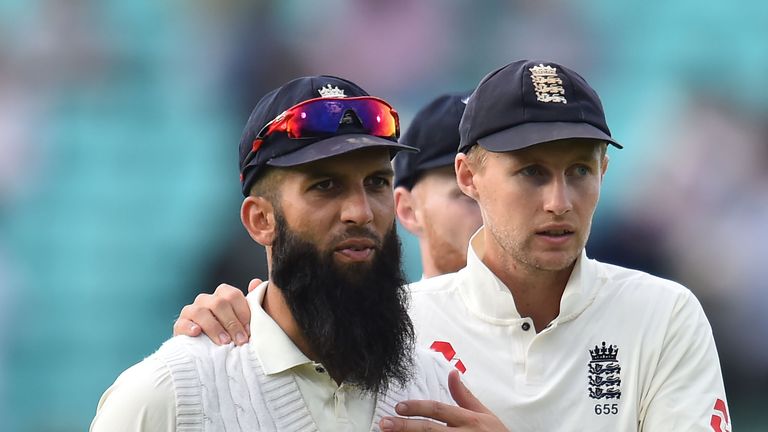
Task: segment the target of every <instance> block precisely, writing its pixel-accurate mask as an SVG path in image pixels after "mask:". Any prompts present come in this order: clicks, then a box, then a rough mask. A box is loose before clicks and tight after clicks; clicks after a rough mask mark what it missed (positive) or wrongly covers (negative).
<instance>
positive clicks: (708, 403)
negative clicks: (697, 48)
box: [235, 60, 731, 432]
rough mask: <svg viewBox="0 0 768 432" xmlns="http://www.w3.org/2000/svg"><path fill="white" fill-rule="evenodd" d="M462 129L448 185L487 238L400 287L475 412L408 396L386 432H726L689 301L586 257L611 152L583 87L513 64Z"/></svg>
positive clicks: (712, 362) (564, 73)
mask: <svg viewBox="0 0 768 432" xmlns="http://www.w3.org/2000/svg"><path fill="white" fill-rule="evenodd" d="M459 130H460V137H461V139H460V145H459V149H458V150H459V154H458V155H457V156H456V160H455V170H456V178H457V182H458V184H459V186H460V187H461V190H462V191H463V192H464V193H465V194H467V195H468V196H470V197H472V198H473V199H475V200H476V201H477V203H478V204H479V206H480V209H481V213H482V219H483V227H482V228H481V229H480V230H479V231H478V232H477V233H476V234H475V235H474V236H473V237H472V239H471V241H470V247H469V250H468V252H467V265H466V267H465V268H463V269H461V270H460V271H458V272H457V273H452V274H447V275H443V276H438V277H434V278H429V279H425V280H423V281H420V282H417V283H415V284H412V285H411V292H412V296H411V300H412V303H411V308H410V309H409V313H410V315H411V318H412V319H413V323H414V327H415V329H416V331H417V340H418V342H417V344H418V345H421V346H430V347H432V348H433V349H436V350H438V351H440V352H441V353H442V354H443V356H444V357H445V358H446V359H447V360H449V361H450V362H451V363H452V364H453V365H454V366H455V367H456V368H457V369H459V370H460V371H462V372H463V375H462V380H464V381H465V382H466V384H467V387H468V388H469V389H471V390H472V392H474V393H475V395H477V397H478V398H479V399H480V401H482V403H483V404H485V406H482V405H479V404H478V403H477V402H471V403H468V401H471V398H470V397H468V396H467V397H466V398H465V399H463V400H459V399H457V402H458V404H459V406H458V407H456V406H448V405H445V404H444V403H440V402H437V403H436V402H434V401H425V400H408V401H404V403H402V404H398V405H397V407H396V411H397V413H398V414H399V415H401V416H405V417H406V418H402V417H384V418H382V420H381V422H380V425H381V428H382V430H384V431H424V430H432V431H440V430H448V429H449V428H448V427H456V428H462V430H484V431H490V430H504V427H503V426H501V425H500V424H499V423H498V419H501V420H502V421H503V423H504V425H505V426H506V427H507V428H508V429H509V430H511V431H563V432H566V431H574V430H599V431H645V432H649V431H651V432H661V431H664V432H667V431H678V430H680V431H701V432H704V431H706V432H711V431H715V432H725V431H729V430H731V420H730V417H729V413H728V404H727V399H726V395H725V390H724V386H723V380H722V374H721V371H720V364H719V360H718V355H717V350H716V347H715V342H714V338H713V336H712V330H711V328H710V325H709V323H708V321H707V318H706V316H705V315H704V312H703V310H702V308H701V305H700V304H699V302H698V301H697V299H696V298H695V296H694V295H693V294H692V293H691V291H689V290H688V289H687V288H685V287H683V286H681V285H680V284H677V283H675V282H672V281H669V280H665V279H661V278H658V277H654V276H651V275H649V274H646V273H642V272H639V271H635V270H630V269H626V268H622V267H618V266H614V265H609V264H604V263H601V262H597V261H595V260H591V259H589V258H587V256H586V253H585V250H584V246H585V244H586V242H587V239H588V237H589V233H590V230H591V226H592V217H593V215H594V211H595V209H596V206H597V202H598V199H599V197H600V189H601V186H602V182H603V179H604V175H605V172H606V169H607V166H608V156H607V147H608V146H609V145H613V146H615V147H617V148H621V145H620V144H619V143H618V142H617V141H616V140H614V138H613V137H612V135H611V132H610V130H609V129H608V126H607V123H606V121H605V115H604V112H603V107H602V104H601V102H600V99H599V97H598V95H597V93H596V92H595V91H594V90H593V89H592V88H591V87H590V86H589V84H587V82H586V81H585V80H584V79H583V78H582V77H581V76H579V75H578V74H577V73H576V72H574V71H572V70H570V69H568V68H566V67H564V66H562V65H559V64H556V63H553V62H544V61H530V60H524V61H517V62H513V63H510V64H508V65H506V66H504V67H502V68H499V69H497V70H495V71H493V72H491V73H490V74H488V75H486V76H485V77H484V78H483V79H482V80H481V81H480V83H479V85H478V87H477V88H476V89H475V91H474V92H473V94H472V96H471V97H470V99H469V101H468V103H467V107H466V109H465V112H464V115H463V117H462V119H461V124H460V128H459ZM240 300H241V299H237V301H236V302H235V303H237V302H238V301H240ZM454 396H456V394H454ZM486 407H487V408H486ZM492 413H495V414H496V416H498V418H497V417H495V416H494V415H493V414H492ZM414 416H423V417H427V418H432V419H436V420H440V421H442V422H445V423H447V426H446V427H441V426H435V425H432V424H430V425H427V424H426V423H425V420H424V419H419V418H418V417H414ZM428 426H429V427H428Z"/></svg>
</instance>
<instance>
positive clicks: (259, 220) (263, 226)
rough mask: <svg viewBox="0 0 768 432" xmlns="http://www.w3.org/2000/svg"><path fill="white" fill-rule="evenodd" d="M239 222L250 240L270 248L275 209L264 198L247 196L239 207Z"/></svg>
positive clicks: (273, 237) (272, 239)
mask: <svg viewBox="0 0 768 432" xmlns="http://www.w3.org/2000/svg"><path fill="white" fill-rule="evenodd" d="M240 220H241V221H242V222H243V226H244V227H245V229H246V230H247V231H248V234H249V235H250V236H251V238H252V239H254V240H256V242H258V243H259V244H260V245H262V246H272V242H273V241H274V239H275V208H274V206H273V205H272V203H271V202H269V200H267V199H266V198H264V197H257V196H249V197H247V198H245V200H243V205H242V206H240Z"/></svg>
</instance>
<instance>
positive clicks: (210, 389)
mask: <svg viewBox="0 0 768 432" xmlns="http://www.w3.org/2000/svg"><path fill="white" fill-rule="evenodd" d="M153 356H156V357H158V358H159V359H161V360H162V361H163V362H165V363H166V364H167V365H168V367H169V369H170V371H171V376H172V379H173V387H174V389H175V394H176V430H177V431H184V432H187V431H190V432H191V431H241V430H242V431H316V430H317V427H316V426H315V423H314V422H313V420H312V417H311V416H310V414H309V410H308V409H307V406H306V405H305V404H304V400H303V399H302V396H301V394H300V392H299V389H298V386H297V384H296V381H295V380H294V378H293V376H292V375H290V374H288V375H286V374H278V375H266V374H264V372H263V370H262V367H261V364H260V362H259V359H258V357H257V356H256V353H255V352H254V350H252V349H250V346H249V345H244V346H241V347H236V346H234V345H226V346H216V345H214V344H213V343H212V342H211V341H210V340H209V339H208V338H205V337H203V338H189V337H184V336H180V337H175V338H173V339H170V340H169V341H167V342H166V343H165V344H163V346H162V347H161V348H160V349H159V350H158V351H157V352H156V353H155V354H153ZM415 360H416V361H415V362H414V364H415V369H414V379H413V381H412V382H411V383H410V385H408V386H407V387H406V388H391V389H390V390H389V391H387V392H386V394H384V395H383V396H382V395H380V396H379V397H378V398H377V401H376V408H375V412H374V415H373V422H372V424H371V427H370V430H373V431H377V430H379V428H378V423H379V420H380V419H381V417H382V416H385V415H396V414H395V410H394V406H395V404H397V403H398V402H400V401H403V400H407V399H433V400H439V401H442V402H446V403H453V402H452V400H451V397H450V395H449V392H448V389H447V376H448V370H449V366H448V364H447V362H445V361H444V360H443V359H442V358H441V357H439V355H437V354H435V353H433V352H429V351H426V350H421V349H418V350H417V351H416V352H415ZM393 387H394V386H393Z"/></svg>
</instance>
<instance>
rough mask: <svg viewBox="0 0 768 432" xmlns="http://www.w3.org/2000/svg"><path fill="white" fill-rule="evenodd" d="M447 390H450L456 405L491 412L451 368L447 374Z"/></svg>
mask: <svg viewBox="0 0 768 432" xmlns="http://www.w3.org/2000/svg"><path fill="white" fill-rule="evenodd" d="M448 391H450V392H451V397H452V398H453V400H454V401H456V404H457V405H458V406H460V407H462V408H466V409H468V410H470V411H474V412H479V413H484V414H491V411H490V410H489V409H488V408H486V407H485V405H483V404H482V402H480V400H478V399H477V398H476V397H475V395H473V394H472V392H471V391H469V389H468V388H467V387H466V386H465V385H464V383H463V382H462V381H461V377H460V376H459V371H457V370H452V371H451V372H450V373H449V374H448Z"/></svg>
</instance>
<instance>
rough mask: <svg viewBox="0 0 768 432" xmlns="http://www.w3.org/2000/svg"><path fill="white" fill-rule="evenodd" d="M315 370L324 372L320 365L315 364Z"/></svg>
mask: <svg viewBox="0 0 768 432" xmlns="http://www.w3.org/2000/svg"><path fill="white" fill-rule="evenodd" d="M315 371H317V373H323V372H325V369H323V367H322V366H315Z"/></svg>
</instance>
